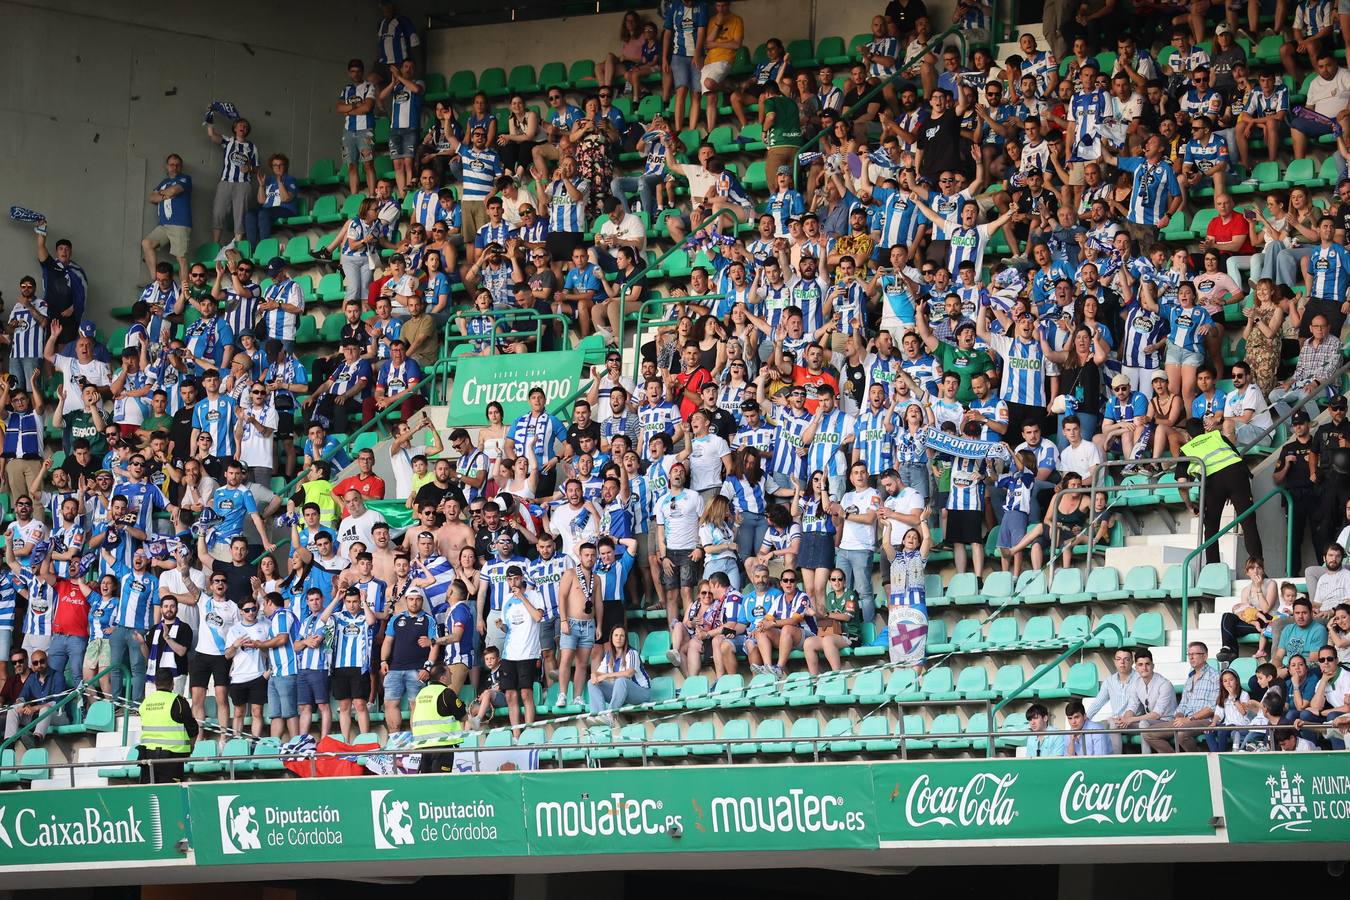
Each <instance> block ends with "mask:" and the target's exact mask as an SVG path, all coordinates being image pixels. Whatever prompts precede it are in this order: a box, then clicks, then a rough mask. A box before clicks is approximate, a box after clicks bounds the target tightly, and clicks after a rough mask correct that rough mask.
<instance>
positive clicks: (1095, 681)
mask: <svg viewBox="0 0 1350 900" xmlns="http://www.w3.org/2000/svg"><path fill="white" fill-rule="evenodd" d="M1100 686H1101V680H1100V677H1099V676H1098V674H1097V664H1096V663H1093V662H1087V661H1084V662H1080V663H1074V664H1073V665H1072V666H1070V667H1069V674H1068V676H1067V677H1066V678H1065V679H1064V687H1065V689H1066V690H1068V692H1069V693H1070V694H1073V695H1074V696H1075V697H1095V696H1097V689H1098V688H1099V687H1100Z"/></svg>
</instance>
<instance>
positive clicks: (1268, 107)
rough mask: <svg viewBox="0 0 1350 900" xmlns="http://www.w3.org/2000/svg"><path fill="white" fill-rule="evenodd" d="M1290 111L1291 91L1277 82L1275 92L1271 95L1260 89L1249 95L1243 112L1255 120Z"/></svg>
mask: <svg viewBox="0 0 1350 900" xmlns="http://www.w3.org/2000/svg"><path fill="white" fill-rule="evenodd" d="M1288 111H1289V89H1288V88H1287V87H1285V86H1284V85H1283V84H1281V83H1279V82H1276V84H1275V90H1273V91H1271V92H1270V93H1269V94H1267V93H1265V92H1263V91H1262V90H1261V89H1260V88H1258V89H1256V90H1254V91H1252V92H1251V93H1250V94H1248V95H1247V105H1246V107H1245V108H1244V109H1243V112H1245V113H1246V114H1247V115H1249V116H1251V117H1252V118H1255V119H1262V118H1265V117H1266V116H1275V115H1279V114H1281V113H1286V112H1288Z"/></svg>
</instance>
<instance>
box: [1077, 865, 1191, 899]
mask: <svg viewBox="0 0 1350 900" xmlns="http://www.w3.org/2000/svg"><path fill="white" fill-rule="evenodd" d="M1125 871H1128V872H1129V877H1121V876H1122V873H1123V872H1125ZM1140 884H1147V885H1148V895H1149V900H1172V895H1173V892H1174V878H1173V873H1172V865H1171V864H1170V863H1132V864H1130V865H1129V866H1128V867H1127V866H1120V865H1115V866H1108V865H1091V864H1089V865H1061V866H1060V867H1059V900H1082V898H1084V897H1091V898H1092V900H1128V898H1131V897H1134V896H1137V894H1138V886H1139V885H1140Z"/></svg>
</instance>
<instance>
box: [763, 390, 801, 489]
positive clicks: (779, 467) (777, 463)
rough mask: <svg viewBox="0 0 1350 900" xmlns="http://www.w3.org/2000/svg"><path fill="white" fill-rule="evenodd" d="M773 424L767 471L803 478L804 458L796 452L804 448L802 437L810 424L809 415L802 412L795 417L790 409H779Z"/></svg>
mask: <svg viewBox="0 0 1350 900" xmlns="http://www.w3.org/2000/svg"><path fill="white" fill-rule="evenodd" d="M773 423H774V426H775V428H776V431H775V433H774V441H773V456H772V458H770V460H769V471H770V472H771V473H773V474H775V475H786V476H788V477H791V478H798V479H801V478H805V477H806V458H805V457H803V456H798V455H797V451H798V450H800V449H801V448H802V447H804V446H806V444H805V442H804V441H803V440H802V435H803V434H805V433H806V427H807V426H808V425H810V424H811V414H810V413H808V412H806V411H805V410H803V411H802V413H801V415H797V414H796V413H794V412H793V411H792V410H791V409H790V408H788V407H781V408H779V409H778V410H777V411H776V412H775V416H774V419H773Z"/></svg>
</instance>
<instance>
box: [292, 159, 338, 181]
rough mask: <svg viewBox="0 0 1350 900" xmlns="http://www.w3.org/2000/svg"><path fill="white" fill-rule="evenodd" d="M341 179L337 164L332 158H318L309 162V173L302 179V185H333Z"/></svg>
mask: <svg viewBox="0 0 1350 900" xmlns="http://www.w3.org/2000/svg"><path fill="white" fill-rule="evenodd" d="M339 180H341V179H340V178H339V176H338V170H337V164H336V163H334V162H333V160H331V159H316V160H314V162H312V163H310V164H309V175H308V176H306V177H305V178H302V179H300V182H299V183H300V185H301V186H302V187H303V186H305V185H309V186H312V187H332V186H333V185H335V184H337V183H338V181H339Z"/></svg>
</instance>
